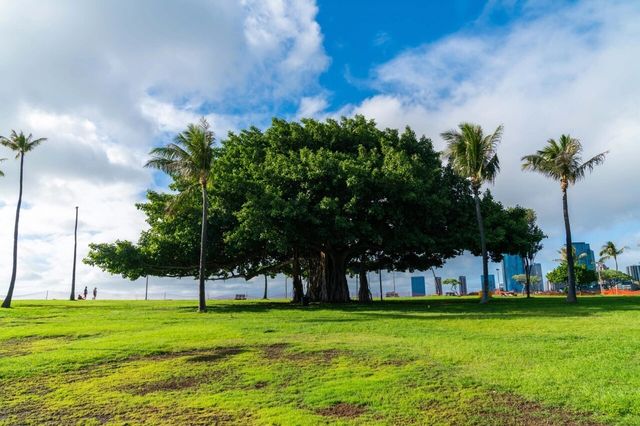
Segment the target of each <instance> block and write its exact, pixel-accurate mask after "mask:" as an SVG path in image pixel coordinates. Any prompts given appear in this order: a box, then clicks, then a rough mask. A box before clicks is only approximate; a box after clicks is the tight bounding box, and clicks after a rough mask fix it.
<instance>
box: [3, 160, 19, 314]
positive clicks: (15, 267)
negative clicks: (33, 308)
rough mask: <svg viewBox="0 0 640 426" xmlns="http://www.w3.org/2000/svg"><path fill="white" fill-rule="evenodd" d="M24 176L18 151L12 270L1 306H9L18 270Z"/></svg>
mask: <svg viewBox="0 0 640 426" xmlns="http://www.w3.org/2000/svg"><path fill="white" fill-rule="evenodd" d="M23 176H24V153H20V191H19V192H18V206H17V207H16V223H15V227H14V229H13V270H12V271H11V282H10V283H9V291H8V292H7V296H6V297H5V298H4V302H2V307H3V308H10V307H11V298H12V297H13V289H14V288H15V286H16V273H17V270H18V223H19V222H20V206H21V205H22V180H23Z"/></svg>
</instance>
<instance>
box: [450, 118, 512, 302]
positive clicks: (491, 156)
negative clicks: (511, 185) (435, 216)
mask: <svg viewBox="0 0 640 426" xmlns="http://www.w3.org/2000/svg"><path fill="white" fill-rule="evenodd" d="M458 129H459V130H449V131H448V132H444V133H442V134H441V136H442V138H443V139H444V140H445V142H446V143H447V147H446V149H445V151H444V156H445V158H446V159H447V160H448V161H449V164H451V166H452V167H453V170H454V171H455V172H456V173H457V174H459V175H460V176H462V177H464V178H467V179H469V181H471V189H472V190H473V197H474V200H475V204H476V219H477V221H478V229H479V231H480V247H481V249H482V272H483V277H484V279H483V280H482V299H481V301H480V303H487V302H488V301H489V257H488V255H487V242H486V238H485V234H484V224H483V220H482V212H481V211H480V187H481V186H482V184H483V183H485V182H490V183H493V182H494V181H495V178H496V176H497V175H498V172H499V171H500V161H499V160H498V154H497V153H496V151H497V148H498V144H499V143H500V139H501V138H502V126H498V128H497V129H496V130H495V132H493V134H490V135H486V136H485V135H484V133H483V131H482V127H480V126H478V125H477V124H471V123H461V124H460V125H459V126H458Z"/></svg>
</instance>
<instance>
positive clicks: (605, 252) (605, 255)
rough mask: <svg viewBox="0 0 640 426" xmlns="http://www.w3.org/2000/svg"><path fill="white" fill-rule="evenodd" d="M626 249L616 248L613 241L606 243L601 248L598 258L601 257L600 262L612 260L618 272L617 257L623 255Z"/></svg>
mask: <svg viewBox="0 0 640 426" xmlns="http://www.w3.org/2000/svg"><path fill="white" fill-rule="evenodd" d="M626 248H627V247H622V248H620V249H619V248H618V247H616V245H615V244H614V243H613V241H607V242H606V244H605V245H603V246H602V249H601V250H600V256H602V259H601V260H602V261H605V260H609V259H613V261H614V262H615V264H616V271H617V270H618V255H621V254H622V253H624V250H625V249H626Z"/></svg>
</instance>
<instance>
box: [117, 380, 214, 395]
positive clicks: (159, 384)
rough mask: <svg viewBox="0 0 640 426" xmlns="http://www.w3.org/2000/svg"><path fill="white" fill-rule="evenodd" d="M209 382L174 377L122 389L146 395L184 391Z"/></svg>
mask: <svg viewBox="0 0 640 426" xmlns="http://www.w3.org/2000/svg"><path fill="white" fill-rule="evenodd" d="M206 381H208V380H207V379H204V378H203V377H173V378H171V379H167V380H160V381H156V382H147V383H141V384H139V385H136V386H127V387H125V388H122V390H125V391H126V392H128V393H132V394H135V395H146V394H149V393H153V392H171V391H179V390H183V389H189V388H195V387H198V386H200V385H201V384H203V383H205V382H206Z"/></svg>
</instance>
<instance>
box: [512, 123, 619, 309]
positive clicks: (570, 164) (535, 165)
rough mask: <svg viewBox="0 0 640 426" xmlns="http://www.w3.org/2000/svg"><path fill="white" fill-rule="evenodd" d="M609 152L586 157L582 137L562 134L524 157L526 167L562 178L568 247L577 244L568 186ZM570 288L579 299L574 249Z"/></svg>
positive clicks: (569, 298)
mask: <svg viewBox="0 0 640 426" xmlns="http://www.w3.org/2000/svg"><path fill="white" fill-rule="evenodd" d="M606 154H607V153H606V152H603V153H600V154H598V155H596V156H594V157H593V158H590V159H589V160H587V161H585V162H583V161H582V144H581V143H580V141H579V140H578V139H575V138H572V137H571V136H569V135H562V136H560V139H559V140H558V141H555V140H554V139H549V140H548V141H547V146H545V147H544V148H543V149H541V150H539V151H537V152H536V153H535V154H532V155H526V156H524V157H522V161H523V164H522V169H523V170H529V171H534V172H539V173H541V174H543V175H544V176H547V177H550V178H551V179H553V180H556V181H559V182H560V189H561V190H562V209H563V212H564V227H565V234H566V247H573V244H572V242H571V224H570V223H569V206H568V203H567V188H568V187H569V185H574V184H575V183H576V182H577V181H579V180H581V179H583V178H584V177H585V175H586V173H587V171H589V172H590V171H592V170H593V168H594V167H595V166H597V165H599V164H602V163H603V162H604V159H605V156H606ZM566 261H567V271H568V281H569V289H568V293H567V302H570V303H576V302H577V301H578V299H577V297H576V280H575V272H574V259H573V250H567V251H566Z"/></svg>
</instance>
